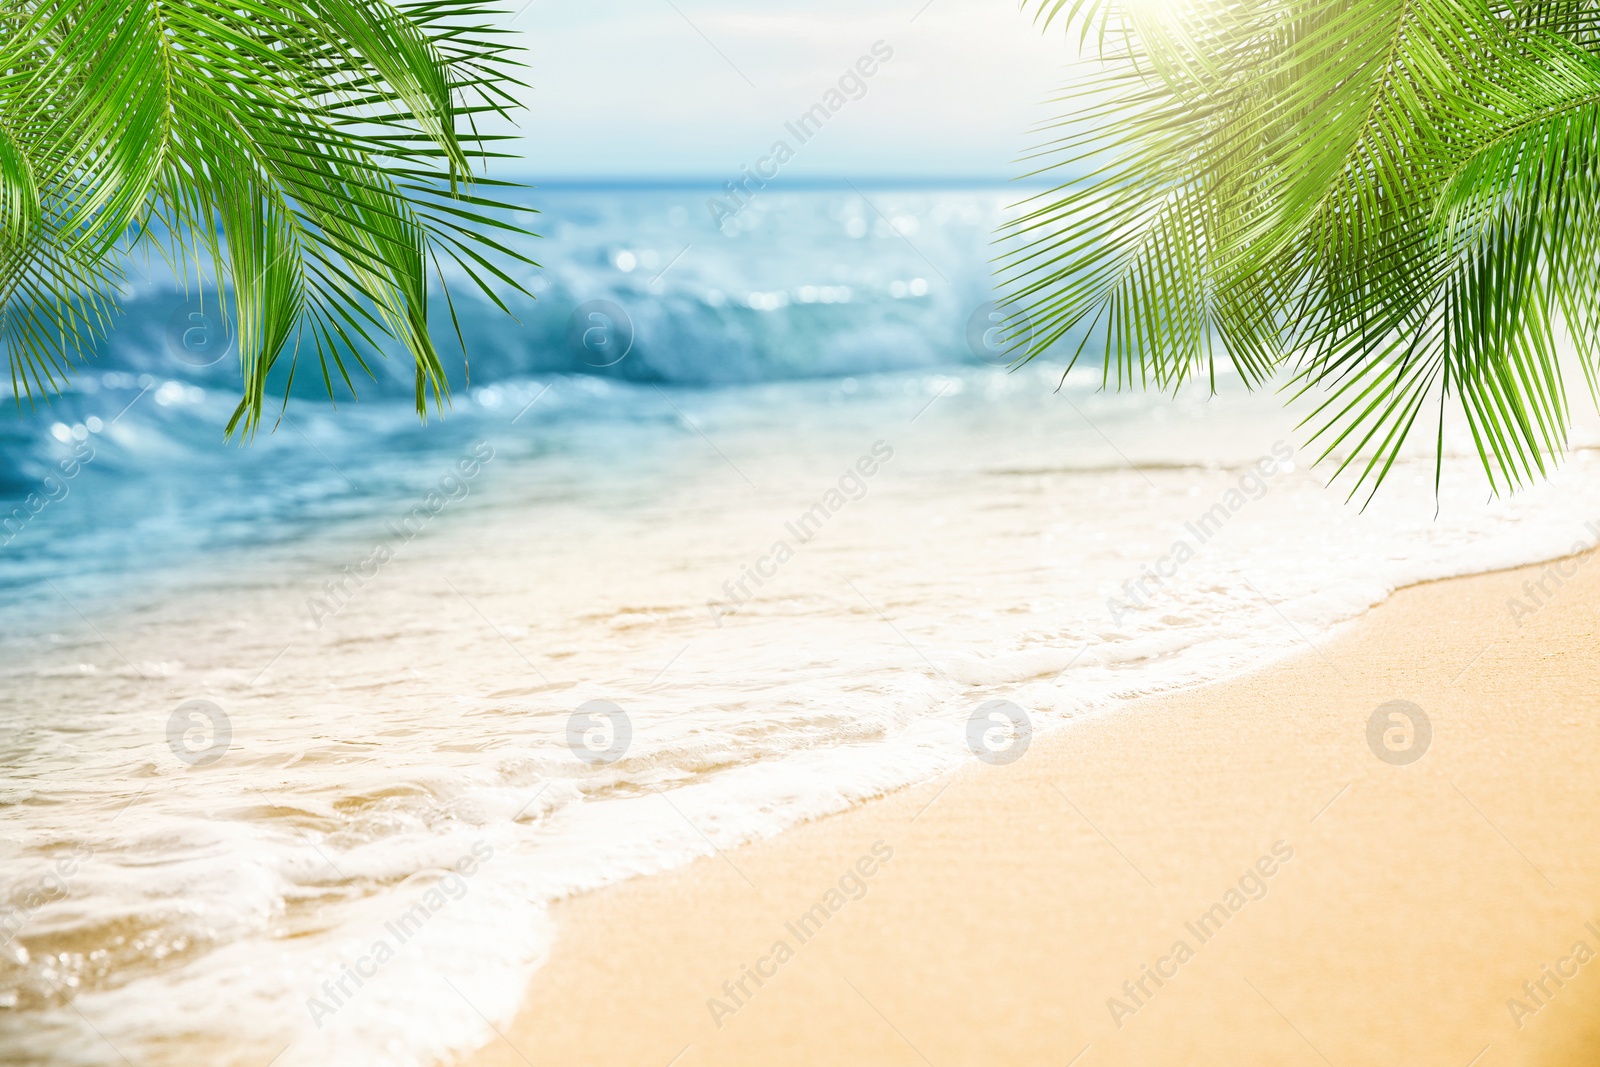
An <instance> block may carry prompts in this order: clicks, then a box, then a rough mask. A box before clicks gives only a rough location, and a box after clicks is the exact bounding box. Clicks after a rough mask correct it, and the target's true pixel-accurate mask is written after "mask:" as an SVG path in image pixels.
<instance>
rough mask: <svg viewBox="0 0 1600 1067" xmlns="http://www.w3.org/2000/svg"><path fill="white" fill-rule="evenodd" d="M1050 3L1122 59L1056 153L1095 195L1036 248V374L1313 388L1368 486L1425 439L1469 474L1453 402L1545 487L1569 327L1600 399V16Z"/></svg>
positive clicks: (1529, 6) (1505, 456) (1086, 90)
mask: <svg viewBox="0 0 1600 1067" xmlns="http://www.w3.org/2000/svg"><path fill="white" fill-rule="evenodd" d="M1030 6H1035V7H1036V8H1037V14H1038V17H1039V18H1040V20H1041V21H1042V22H1044V23H1045V24H1047V25H1049V24H1052V23H1054V24H1055V25H1057V26H1060V25H1061V24H1063V23H1065V24H1066V25H1067V26H1068V27H1069V28H1070V29H1071V30H1072V31H1075V32H1076V34H1077V37H1078V43H1079V45H1080V46H1087V47H1088V49H1089V50H1091V51H1093V50H1096V49H1097V50H1098V53H1099V57H1098V60H1097V62H1098V63H1099V66H1098V69H1097V72H1096V73H1095V74H1094V75H1093V77H1092V78H1091V79H1090V81H1089V83H1088V84H1087V85H1086V86H1082V87H1075V88H1074V89H1072V90H1070V93H1069V96H1070V99H1071V101H1072V105H1073V112H1072V114H1071V116H1070V117H1069V118H1067V119H1064V120H1063V121H1062V123H1061V126H1060V127H1059V128H1058V129H1059V136H1058V137H1057V139H1055V140H1052V141H1051V142H1050V143H1049V144H1048V145H1046V146H1045V147H1044V149H1043V155H1044V158H1045V159H1046V165H1045V167H1044V171H1045V172H1051V171H1055V172H1060V171H1061V170H1063V169H1064V171H1065V172H1066V173H1067V174H1070V175H1071V177H1068V178H1065V179H1063V183H1062V184H1061V185H1060V186H1059V187H1058V188H1057V189H1055V190H1054V191H1053V192H1052V193H1050V194H1048V195H1046V196H1045V197H1044V198H1042V200H1041V201H1040V202H1038V203H1036V204H1034V205H1032V207H1031V210H1030V212H1029V213H1028V214H1027V215H1026V217H1024V218H1022V219H1021V220H1020V221H1019V222H1018V223H1017V224H1016V226H1015V228H1014V230H1013V232H1012V237H1013V238H1014V239H1015V242H1016V243H1015V244H1014V246H1013V247H1012V248H1011V249H1010V250H1009V254H1008V259H1007V268H1008V270H1009V272H1010V275H1011V278H1012V281H1013V283H1014V290H1015V293H1016V298H1017V300H1018V301H1019V304H1020V305H1021V306H1022V307H1025V308H1026V309H1027V312H1028V313H1029V315H1030V317H1031V319H1032V331H1033V345H1032V348H1031V352H1033V353H1037V352H1039V351H1042V350H1043V349H1044V348H1045V347H1046V346H1048V345H1050V344H1052V343H1067V344H1069V345H1075V346H1076V348H1075V350H1074V351H1075V354H1074V357H1073V358H1074V359H1076V358H1077V357H1078V355H1081V354H1082V353H1083V352H1084V351H1085V349H1086V348H1087V349H1088V350H1090V351H1097V350H1103V352H1104V356H1105V375H1106V381H1107V383H1108V384H1110V383H1112V382H1115V383H1116V384H1117V385H1118V386H1121V385H1123V384H1144V383H1148V382H1154V383H1155V384H1156V385H1157V386H1159V387H1162V388H1176V387H1177V386H1178V385H1179V384H1181V383H1182V382H1184V381H1185V380H1187V379H1189V378H1191V377H1196V376H1201V375H1210V376H1211V384H1212V385H1213V386H1214V385H1215V377H1214V376H1215V373H1216V366H1217V360H1218V357H1219V352H1221V353H1225V354H1226V357H1227V358H1229V359H1231V360H1232V362H1233V364H1234V365H1235V366H1236V367H1237V369H1238V371H1239V373H1240V374H1241V375H1242V376H1243V378H1244V379H1245V381H1246V382H1248V383H1250V384H1252V385H1256V384H1260V383H1262V382H1264V381H1265V380H1267V379H1268V378H1269V377H1272V376H1273V375H1275V374H1276V373H1277V372H1278V371H1279V370H1280V368H1284V367H1287V368H1289V370H1290V372H1291V378H1290V382H1291V385H1290V388H1291V390H1292V391H1293V392H1294V393H1295V394H1296V395H1297V396H1304V395H1306V394H1310V395H1311V397H1312V398H1313V400H1314V403H1315V407H1314V410H1313V411H1312V412H1311V413H1310V415H1309V416H1308V420H1307V421H1308V423H1310V425H1311V434H1312V440H1313V441H1315V442H1316V443H1317V444H1318V446H1319V451H1320V453H1321V457H1322V458H1327V457H1329V456H1332V457H1333V458H1334V461H1335V462H1336V463H1337V465H1338V470H1339V471H1345V470H1347V469H1348V470H1349V471H1351V472H1352V473H1353V475H1354V477H1355V479H1356V487H1357V488H1360V487H1362V486H1363V485H1365V486H1368V487H1370V488H1371V489H1375V488H1376V486H1377V484H1378V483H1379V482H1380V481H1381V480H1382V479H1383V477H1384V475H1385V474H1386V473H1387V472H1388V471H1389V469H1390V467H1391V465H1392V464H1393V463H1394V461H1395V458H1396V455H1397V453H1398V451H1399V449H1400V446H1401V443H1402V441H1403V440H1404V438H1405V437H1406V436H1407V435H1408V434H1409V433H1410V432H1411V431H1412V429H1413V427H1414V426H1415V425H1416V423H1417V421H1418V419H1419V418H1422V420H1423V425H1424V426H1427V427H1428V428H1429V429H1430V430H1434V433H1435V434H1437V438H1436V444H1435V447H1436V448H1437V449H1438V451H1439V452H1440V453H1441V454H1442V452H1443V443H1442V442H1443V427H1444V419H1445V415H1446V412H1447V409H1448V408H1449V406H1450V405H1452V404H1459V405H1460V407H1461V409H1462V410H1463V411H1464V412H1465V415H1466V421H1467V423H1468V425H1470V427H1471V432H1472V434H1473V437H1474V439H1475V441H1476V444H1477V450H1478V453H1479V455H1480V457H1481V459H1482V460H1483V464H1484V468H1485V470H1486V471H1487V472H1488V475H1489V479H1490V483H1491V486H1492V488H1493V489H1494V491H1496V492H1499V491H1500V490H1501V488H1502V486H1504V487H1515V486H1517V485H1520V484H1523V483H1524V482H1526V481H1527V480H1529V479H1531V478H1534V477H1536V476H1538V475H1539V474H1542V473H1544V472H1545V471H1546V467H1547V464H1548V463H1549V461H1550V460H1549V457H1550V456H1551V455H1552V454H1554V453H1557V452H1559V451H1560V450H1561V449H1562V448H1563V447H1564V446H1565V442H1566V435H1567V428H1568V417H1569V415H1568V404H1567V397H1566V392H1565V387H1564V385H1563V383H1562V379H1561V374H1560V370H1559V366H1558V362H1559V361H1558V344H1557V340H1558V337H1559V336H1560V333H1561V332H1562V331H1563V330H1564V331H1565V332H1566V333H1568V334H1570V336H1571V339H1572V341H1573V343H1574V346H1575V348H1576V351H1577V358H1578V359H1579V360H1580V361H1581V363H1582V366H1583V368H1584V373H1585V375H1586V377H1587V378H1588V382H1589V386H1590V388H1591V391H1592V390H1594V388H1595V386H1596V359H1597V356H1600V342H1597V337H1596V327H1597V326H1600V285H1597V282H1600V3H1595V2H1591V0H1527V2H1525V3H1516V4H1513V3H1510V2H1508V0H1486V2H1484V0H1209V2H1208V0H1034V3H1033V4H1031V5H1030ZM1435 422H1436V424H1437V428H1436V429H1435V426H1434V425H1431V424H1433V423H1435ZM1436 479H1437V472H1436Z"/></svg>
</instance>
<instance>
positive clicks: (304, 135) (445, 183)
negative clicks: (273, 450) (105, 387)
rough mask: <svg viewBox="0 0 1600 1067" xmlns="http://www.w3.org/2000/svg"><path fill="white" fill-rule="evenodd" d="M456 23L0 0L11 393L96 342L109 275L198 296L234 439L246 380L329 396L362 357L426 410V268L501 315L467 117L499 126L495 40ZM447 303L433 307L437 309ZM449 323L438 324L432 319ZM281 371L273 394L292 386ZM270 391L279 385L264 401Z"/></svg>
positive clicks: (489, 30) (287, 2)
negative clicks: (390, 348) (151, 254)
mask: <svg viewBox="0 0 1600 1067" xmlns="http://www.w3.org/2000/svg"><path fill="white" fill-rule="evenodd" d="M495 15H496V12H495V11H494V9H493V8H491V7H489V6H486V5H484V4H481V3H479V2H478V0H410V2H402V3H398V4H393V5H391V4H389V3H385V2H383V0H272V2H270V3H264V2H258V0H226V2H225V3H214V2H212V0H14V2H8V3H7V4H6V5H5V10H4V12H3V13H0V32H3V38H0V39H3V40H4V41H5V43H4V44H3V45H0V55H3V62H0V70H3V71H4V73H3V74H0V346H3V347H4V349H5V354H6V356H7V358H8V360H9V362H10V365H11V376H12V386H13V391H14V393H15V395H16V396H17V398H18V399H19V401H20V400H21V399H22V398H23V397H24V396H28V397H33V396H36V395H46V394H48V393H50V392H52V391H54V390H57V389H59V388H61V386H62V385H63V384H64V383H65V381H66V379H67V377H68V375H69V373H70V371H71V369H72V364H73V363H74V362H75V361H76V360H78V359H81V358H82V357H83V356H84V355H85V354H87V353H88V352H89V351H90V350H91V349H92V348H93V347H94V345H95V344H97V343H98V342H99V341H100V340H101V339H102V338H103V337H104V336H105V335H106V333H107V331H108V329H109V328H110V325H111V322H112V318H113V315H114V313H115V308H116V300H117V296H118V294H119V291H120V289H121V287H122V284H123V278H124V274H123V271H124V268H125V265H126V263H127V260H128V257H129V254H130V253H136V252H139V251H141V250H152V251H155V252H158V253H159V254H160V255H162V256H163V257H164V258H166V259H168V260H169V261H170V262H171V263H172V264H173V266H174V269H175V271H176V272H177V273H178V274H179V275H180V276H182V277H185V278H194V279H199V278H202V277H204V276H205V275H207V274H209V276H210V278H211V279H212V280H213V284H214V285H215V286H216V288H217V289H218V290H219V291H218V293H217V296H218V297H219V298H220V299H221V300H222V301H223V304H224V309H225V311H226V312H227V313H229V314H231V315H232V317H233V318H234V319H235V320H236V327H235V329H236V337H237V341H238V346H239V354H240V364H241V370H242V373H243V378H244V397H243V399H242V400H241V401H240V404H239V407H238V410H237V411H236V412H235V414H234V417H233V419H232V421H231V422H230V423H229V426H228V432H229V433H233V432H234V431H235V430H239V431H241V432H242V433H244V434H245V435H248V434H249V433H251V432H253V431H254V430H255V429H256V428H257V427H258V425H259V423H260V420H261V417H262V408H263V405H264V403H265V400H266V394H267V388H268V376H269V374H270V372H271V371H272V370H273V369H274V366H275V365H276V364H277V363H278V362H279V361H280V360H281V359H283V358H285V357H287V359H288V361H289V362H290V363H291V364H295V363H297V362H298V361H299V360H300V358H301V357H302V356H306V357H308V358H310V359H313V360H314V361H315V363H316V365H317V367H318V369H319V371H320V374H321V377H322V379H323V381H324V383H325V384H326V386H327V387H328V389H329V390H330V392H331V391H332V390H333V388H334V379H335V378H336V377H337V378H338V379H340V380H342V381H343V382H344V383H345V385H346V386H350V385H351V381H350V374H349V369H350V364H352V363H353V364H355V365H357V366H359V367H361V368H363V369H365V368H366V362H365V360H366V357H365V356H364V355H363V352H366V353H371V352H373V351H375V350H377V348H378V345H379V341H380V339H381V338H384V337H387V338H391V339H393V340H395V341H398V342H399V344H400V345H401V346H403V347H404V348H405V350H406V351H407V352H408V353H409V354H410V356H411V357H412V358H413V360H414V361H415V363H416V404H417V410H418V411H419V413H421V414H423V415H424V416H425V415H426V413H427V409H428V404H429V400H430V398H431V399H432V402H433V403H434V404H435V405H440V404H442V403H443V402H444V401H445V399H446V398H447V397H448V390H449V385H448V382H447V380H446V376H445V369H444V366H443V364H442V362H441V360H440V357H439V352H438V350H437V349H436V347H435V344H434V341H433V339H432V338H431V337H430V335H429V332H428V321H429V314H428V313H429V306H428V304H429V279H430V277H431V278H434V279H436V280H441V282H442V278H441V273H442V272H441V267H442V266H443V265H444V263H446V262H448V263H450V264H453V269H454V268H459V269H460V270H462V271H463V272H464V273H465V275H466V276H467V277H468V278H470V279H471V280H472V281H473V282H474V283H476V286H477V288H478V289H479V290H480V291H481V292H482V293H483V294H484V295H485V296H486V297H487V298H488V299H490V300H491V301H493V302H495V303H496V304H499V305H500V306H501V307H502V308H503V307H504V306H505V305H504V304H503V303H501V301H500V297H499V296H498V295H496V290H497V289H502V290H520V288H521V287H520V286H519V285H518V284H517V283H516V282H515V281H514V280H513V279H512V277H511V276H510V275H508V274H507V273H506V272H505V269H504V264H506V263H507V262H513V261H520V262H523V263H528V262H531V261H529V260H527V259H526V258H525V257H523V256H521V255H520V254H518V253H516V252H514V251H512V250H510V249H509V248H507V247H505V246H504V245H503V244H501V243H500V242H498V241H497V240H495V238H494V236H493V235H494V234H495V233H496V232H501V233H504V232H507V231H515V232H519V233H520V232H522V231H521V230H520V229H519V228H518V227H515V226H513V225H511V224H510V223H509V222H507V221H506V218H507V215H508V212H507V210H506V205H504V204H501V203H498V202H496V201H495V200H493V199H490V198H487V197H485V196H483V195H481V194H480V193H476V192H473V191H472V190H473V189H474V188H477V187H481V186H484V185H490V186H493V185H498V184H500V183H495V182H487V181H485V180H484V179H482V178H478V179H476V182H474V170H475V168H477V167H479V166H480V165H481V164H482V162H483V161H484V160H486V159H488V158H490V157H491V156H492V155H494V153H492V152H491V151H489V148H488V143H489V142H490V141H492V140H494V139H495V138H492V137H484V136H479V135H478V134H477V132H476V130H475V123H476V122H477V121H478V120H479V119H480V117H504V116H507V115H508V114H509V113H510V112H511V111H512V110H513V109H514V108H515V107H516V102H515V99H514V98H513V97H512V95H511V92H510V89H511V87H512V86H514V85H515V84H516V82H515V81H514V79H513V77H512V74H513V70H514V66H515V64H514V60H513V58H512V49H511V46H510V45H509V43H508V38H507V35H505V34H504V33H502V32H501V31H498V30H495V29H494V28H493V27H492V26H491V25H490V20H491V19H492V18H493V17H494V16H495ZM445 293H446V303H447V305H448V302H449V291H448V290H445ZM450 311H451V315H452V318H453V317H454V308H453V307H451V308H450ZM293 370H294V368H293V367H292V366H291V368H290V369H289V372H288V373H287V374H286V375H285V377H286V378H289V379H292V377H293ZM285 389H286V390H287V385H286V386H285Z"/></svg>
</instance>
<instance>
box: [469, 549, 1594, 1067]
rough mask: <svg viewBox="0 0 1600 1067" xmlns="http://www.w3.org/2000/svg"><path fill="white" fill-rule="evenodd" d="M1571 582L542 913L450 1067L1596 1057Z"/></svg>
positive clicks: (1587, 1060)
mask: <svg viewBox="0 0 1600 1067" xmlns="http://www.w3.org/2000/svg"><path fill="white" fill-rule="evenodd" d="M1592 559H1593V557H1592V556H1587V557H1585V556H1580V557H1572V558H1570V559H1569V560H1568V561H1566V562H1564V563H1560V564H1557V565H1553V566H1550V567H1546V566H1541V567H1533V568H1527V569H1523V570H1516V571H1506V572H1499V573H1493V574H1487V575H1481V576H1476V577H1471V578H1464V579H1456V580H1451V581H1446V582H1438V583H1430V584H1426V585H1422V586H1417V587H1413V588H1409V589H1405V590H1402V591H1401V592H1399V593H1398V594H1396V595H1395V596H1394V597H1393V598H1392V599H1391V600H1390V601H1388V602H1386V603H1384V604H1383V605H1381V606H1379V607H1378V608H1376V609H1375V610H1373V611H1372V612H1371V613H1370V614H1369V615H1367V616H1366V617H1364V618H1362V619H1360V620H1359V621H1357V622H1356V623H1354V624H1351V625H1349V626H1347V627H1345V628H1343V629H1342V630H1341V631H1339V632H1337V633H1336V634H1335V635H1334V636H1333V637H1331V638H1328V639H1325V640H1323V641H1321V642H1320V645H1319V647H1316V648H1314V649H1313V648H1309V647H1308V648H1307V649H1306V650H1305V651H1304V653H1303V654H1300V655H1297V656H1295V657H1293V658H1291V659H1289V660H1286V661H1282V662H1280V663H1279V664H1277V665H1275V666H1272V667H1270V668H1267V669H1264V670H1261V671H1258V672H1255V673H1252V674H1249V675H1247V676H1244V677H1240V678H1236V679H1233V680H1230V681H1227V682H1224V683H1219V684H1214V685H1210V686H1206V687H1203V688H1199V689H1193V690H1188V691H1184V692H1181V693H1178V694H1173V695H1166V696H1161V697H1157V698H1152V699H1148V700H1144V701H1141V702H1138V703H1135V704H1132V705H1130V706H1126V707H1123V708H1121V709H1119V710H1115V711H1112V712H1108V713H1104V714H1099V715H1095V716H1092V717H1084V718H1080V719H1077V720H1075V721H1074V722H1072V723H1071V724H1069V725H1068V726H1066V727H1065V728H1062V729H1059V730H1057V731H1054V732H1051V733H1049V734H1046V735H1040V736H1036V737H1034V739H1033V742H1032V745H1031V747H1030V748H1029V749H1028V751H1027V752H1026V753H1025V754H1024V755H1023V756H1022V757H1021V758H1020V759H1018V760H1016V761H1015V762H1012V763H1010V764H1008V765H995V766H990V765H985V764H982V763H978V762H976V761H974V763H973V764H972V765H971V766H970V767H969V768H968V769H966V770H963V771H961V772H959V773H957V774H955V775H954V776H951V777H945V778H941V779H938V780H934V781H928V782H924V783H922V784H920V785H917V786H914V787H911V788H908V789H904V790H901V791H899V792H895V793H893V794H891V795H888V796H884V797H882V798H879V799H876V800H872V801H869V802H867V803H865V804H861V805H858V806H856V807H855V808H853V809H851V810H849V811H847V812H845V813H843V814H840V815H837V816H833V817H829V818H825V819H821V820H818V821H815V822H811V823H808V824H805V825H803V826H800V827H798V828H796V829H793V830H791V831H789V832H786V833H783V834H781V835H779V836H777V837H775V838H772V839H769V840H765V841H761V842H758V843H755V844H752V845H748V846H746V847H742V848H738V849H735V850H729V851H726V852H723V853H721V854H720V855H718V856H715V857H708V858H706V859H703V860H700V861H698V862H695V863H693V864H692V865H690V866H687V867H684V868H681V869H678V870H676V871H672V872H668V873H665V874H661V875H656V876H651V877H646V878H640V879H635V880H632V881H629V882H626V883H623V884H620V885H616V886H612V887H610V888H607V889H603V890H600V891H597V892H593V893H589V894H585V895H581V896H578V897H576V898H573V899H569V900H566V901H563V902H561V903H559V904H558V905H557V906H555V908H553V909H552V914H553V917H554V919H555V920H556V924H557V927H558V930H559V934H558V937H557V941H556V944H555V947H554V950H553V952H552V954H551V957H550V959H549V961H548V962H547V964H546V965H545V966H544V967H543V968H542V969H541V970H540V971H539V972H538V973H537V975H536V977H535V980H534V982H533V985H532V988H531V989H530V990H529V991H528V993H527V997H526V1002H525V1005H524V1007H523V1008H522V1010H521V1012H520V1015H519V1016H518V1018H517V1019H516V1021H515V1023H514V1025H513V1026H511V1027H510V1028H509V1029H507V1030H505V1031H504V1032H503V1034H502V1036H501V1037H500V1038H499V1039H497V1040H496V1041H495V1042H494V1043H493V1044H492V1045H491V1046H489V1047H487V1048H484V1049H482V1050H481V1051H480V1052H479V1053H477V1054H476V1055H475V1056H473V1057H471V1058H470V1059H468V1060H467V1061H465V1062H466V1063H468V1064H470V1065H471V1067H501V1065H513V1064H540V1065H542V1064H567V1063H585V1064H633V1065H638V1064H659V1065H662V1067H666V1065H668V1064H672V1065H675V1067H693V1065H696V1064H750V1063H763V1064H787V1063H794V1064H821V1063H826V1064H930V1065H934V1067H947V1065H948V1067H954V1065H958V1064H1001V1063H1016V1064H1022V1063H1027V1064H1040V1063H1054V1064H1079V1065H1082V1067H1098V1065H1101V1064H1141V1065H1150V1064H1179V1063H1183V1064H1229V1065H1235V1064H1240V1063H1250V1064H1291V1065H1295V1064H1306V1065H1310V1064H1316V1063H1326V1064H1332V1065H1336V1067H1353V1065H1357V1064H1393V1063H1407V1064H1413V1065H1434V1064H1437V1065H1440V1067H1467V1065H1468V1064H1473V1065H1482V1067H1502V1065H1513V1064H1528V1065H1532V1064H1539V1065H1547V1067H1558V1065H1580V1064H1593V1063H1595V1062H1597V1061H1600V1011H1597V1009H1600V962H1595V960H1596V957H1595V956H1594V953H1595V952H1596V951H1600V857H1597V855H1596V853H1595V850H1594V848H1593V841H1594V840H1595V837H1596V834H1597V832H1600V806H1597V805H1596V804H1595V803H1594V798H1593V789H1592V783H1593V781H1595V780H1596V779H1595V776H1596V774H1597V773H1600V734H1597V727H1600V701H1597V700H1596V697H1595V693H1596V691H1597V688H1600V662H1597V660H1596V658H1595V657H1594V655H1593V647H1594V640H1595V614H1594V608H1593V605H1594V604H1595V603H1596V599H1597V594H1600V567H1597V566H1594V565H1593V563H1592ZM1563 572H1565V573H1563ZM1540 583H1543V590H1542V591H1539V586H1540ZM1530 590H1531V591H1533V592H1534V593H1537V596H1535V595H1531V593H1530ZM1512 598H1517V599H1516V601H1515V602H1513V599H1512ZM1515 604H1520V605H1521V607H1522V608H1523V609H1525V610H1516V611H1515V612H1514V611H1513V608H1514V606H1515ZM1392 701H1408V702H1411V703H1413V704H1414V705H1416V706H1418V707H1420V708H1421V709H1423V711H1424V713H1425V715H1426V717H1427V720H1428V723H1429V726H1430V727H1431V738H1427V737H1426V736H1425V735H1426V734H1427V732H1428V730H1427V729H1423V728H1418V727H1416V726H1409V727H1408V726H1407V723H1414V722H1415V720H1414V719H1403V720H1391V719H1390V718H1389V717H1388V713H1385V714H1384V715H1383V716H1382V717H1381V718H1382V721H1381V722H1380V724H1379V727H1378V730H1377V734H1376V735H1375V736H1376V737H1377V738H1378V739H1377V740H1375V742H1374V745H1376V747H1373V745H1369V720H1370V719H1371V718H1372V717H1373V715H1374V712H1375V711H1376V710H1377V709H1379V708H1380V706H1382V705H1385V704H1388V703H1389V702H1392ZM1392 729H1399V730H1401V734H1398V735H1394V736H1392V737H1391V738H1390V739H1389V740H1387V741H1385V740H1383V739H1382V736H1381V735H1382V733H1383V732H1384V731H1386V730H1392ZM1380 750H1381V751H1384V752H1386V753H1388V754H1389V758H1387V759H1380V758H1379V757H1378V755H1377V754H1376V753H1377V752H1378V751H1380ZM1419 751H1420V752H1421V755H1420V757H1417V758H1414V759H1412V761H1411V762H1409V763H1404V762H1402V761H1403V760H1405V759H1408V758H1411V757H1414V756H1416V753H1417V752H1419ZM663 800H664V802H666V801H665V798H663ZM818 905H821V907H820V908H818Z"/></svg>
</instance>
